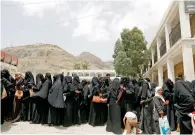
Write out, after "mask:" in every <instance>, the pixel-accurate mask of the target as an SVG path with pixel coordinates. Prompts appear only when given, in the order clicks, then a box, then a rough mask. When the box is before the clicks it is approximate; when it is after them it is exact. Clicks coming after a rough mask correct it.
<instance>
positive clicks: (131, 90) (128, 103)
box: [124, 78, 136, 112]
mask: <svg viewBox="0 0 195 135" xmlns="http://www.w3.org/2000/svg"><path fill="white" fill-rule="evenodd" d="M124 87H125V88H126V91H125V95H124V100H125V109H126V112H129V111H130V112H131V111H133V110H135V103H136V98H135V87H134V85H133V83H132V81H131V80H129V78H127V82H125V84H124Z"/></svg>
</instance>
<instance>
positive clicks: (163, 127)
mask: <svg viewBox="0 0 195 135" xmlns="http://www.w3.org/2000/svg"><path fill="white" fill-rule="evenodd" d="M158 120H159V127H160V133H161V135H168V134H171V128H170V126H169V122H168V119H167V116H164V117H162V118H159V119H158Z"/></svg>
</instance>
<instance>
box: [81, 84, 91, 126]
mask: <svg viewBox="0 0 195 135" xmlns="http://www.w3.org/2000/svg"><path fill="white" fill-rule="evenodd" d="M82 86H83V100H82V104H81V123H87V122H88V118H89V105H90V104H89V103H90V102H89V98H88V95H89V87H88V84H87V81H86V80H83V81H82Z"/></svg>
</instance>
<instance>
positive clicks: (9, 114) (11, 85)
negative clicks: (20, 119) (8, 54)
mask: <svg viewBox="0 0 195 135" xmlns="http://www.w3.org/2000/svg"><path fill="white" fill-rule="evenodd" d="M1 81H2V83H3V85H4V87H5V90H6V92H7V97H6V98H5V99H4V103H5V104H6V107H5V108H4V109H5V118H6V119H10V120H11V119H13V101H14V95H15V80H14V78H13V77H12V76H11V75H10V73H9V71H8V70H7V69H3V70H2V71H1Z"/></svg>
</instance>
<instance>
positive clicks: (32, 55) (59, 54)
mask: <svg viewBox="0 0 195 135" xmlns="http://www.w3.org/2000/svg"><path fill="white" fill-rule="evenodd" d="M3 50H4V51H6V52H7V53H9V54H13V55H16V56H18V57H19V65H18V71H20V72H25V71H32V72H33V73H46V72H51V73H58V72H59V71H60V69H73V66H74V62H75V61H84V60H85V61H87V62H89V65H90V69H108V68H109V69H110V67H112V66H110V65H107V64H105V63H104V62H103V61H102V60H101V59H100V58H98V57H96V56H95V55H93V54H91V53H88V52H84V53H81V54H80V55H79V56H77V57H75V56H73V55H72V54H70V53H68V52H66V51H65V50H63V49H62V48H60V47H58V46H57V45H51V44H35V45H25V46H16V47H8V48H5V49H3Z"/></svg>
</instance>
